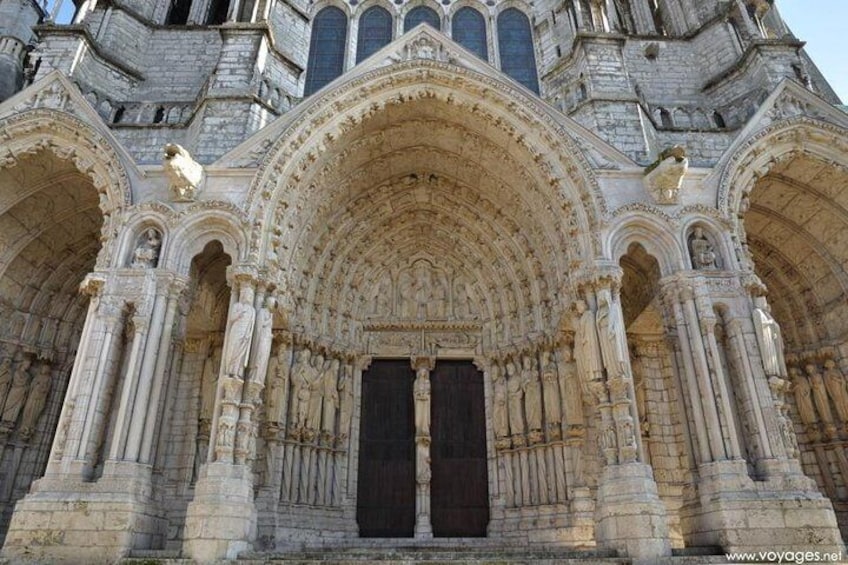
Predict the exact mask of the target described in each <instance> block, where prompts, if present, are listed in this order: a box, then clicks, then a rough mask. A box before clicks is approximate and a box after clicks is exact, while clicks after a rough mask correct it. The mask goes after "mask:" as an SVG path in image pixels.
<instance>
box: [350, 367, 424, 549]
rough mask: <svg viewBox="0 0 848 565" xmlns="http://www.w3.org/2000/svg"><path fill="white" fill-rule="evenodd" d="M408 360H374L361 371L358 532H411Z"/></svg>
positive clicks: (412, 433) (387, 534) (406, 534)
mask: <svg viewBox="0 0 848 565" xmlns="http://www.w3.org/2000/svg"><path fill="white" fill-rule="evenodd" d="M414 378H415V374H414V373H413V371H412V367H411V366H410V364H409V360H404V361H393V360H383V361H380V360H377V361H374V362H372V363H371V366H370V368H369V369H368V370H367V371H365V372H364V373H363V374H362V416H361V417H362V424H361V427H360V432H359V471H358V476H359V479H358V481H357V484H358V486H357V493H356V497H357V506H356V521H357V522H358V524H359V535H360V536H362V537H412V536H413V533H414V529H415V448H414V446H415V442H414V436H415V422H414V415H413V405H412V402H413V399H412V385H413V381H414Z"/></svg>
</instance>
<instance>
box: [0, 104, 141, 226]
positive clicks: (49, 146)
mask: <svg viewBox="0 0 848 565" xmlns="http://www.w3.org/2000/svg"><path fill="white" fill-rule="evenodd" d="M0 137H2V138H3V139H4V147H3V149H4V154H3V155H2V156H0V169H4V168H7V167H11V166H14V165H15V164H16V163H17V162H18V160H19V159H20V157H21V156H24V155H30V154H33V153H38V152H40V151H42V150H47V151H50V152H51V153H53V154H54V155H56V156H57V157H59V158H60V159H65V160H69V161H71V162H73V163H74V165H75V166H76V168H77V170H79V171H80V172H81V173H83V174H84V175H86V176H87V177H89V178H90V179H91V182H92V184H93V185H94V187H95V188H96V189H97V191H98V193H99V194H101V195H103V196H102V197H101V198H100V211H101V212H102V213H103V214H104V215H106V216H108V215H109V214H111V213H112V212H115V211H116V210H118V209H120V208H123V207H124V206H127V205H129V204H130V203H131V202H132V190H131V188H130V181H129V176H128V175H127V171H126V169H125V168H124V166H123V165H122V164H121V163H122V160H121V158H120V156H119V155H118V152H117V151H116V150H115V148H114V147H113V146H112V144H111V143H110V142H109V141H108V140H107V139H106V138H105V137H103V136H102V135H101V134H99V133H98V132H97V131H96V130H95V129H94V128H92V127H91V126H89V125H88V124H86V123H85V122H83V121H82V120H80V119H78V118H76V117H74V116H71V115H70V114H67V113H65V112H59V111H56V110H49V109H43V108H42V109H36V110H29V111H26V112H21V113H19V114H13V115H11V116H8V117H5V118H0Z"/></svg>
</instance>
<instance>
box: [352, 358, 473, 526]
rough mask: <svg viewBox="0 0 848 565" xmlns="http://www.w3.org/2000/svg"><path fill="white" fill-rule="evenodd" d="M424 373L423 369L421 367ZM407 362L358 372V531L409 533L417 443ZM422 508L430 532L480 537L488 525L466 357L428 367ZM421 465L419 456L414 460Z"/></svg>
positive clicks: (470, 370)
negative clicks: (426, 498) (429, 423)
mask: <svg viewBox="0 0 848 565" xmlns="http://www.w3.org/2000/svg"><path fill="white" fill-rule="evenodd" d="M425 375H426V373H425ZM414 379H415V373H414V372H413V371H412V369H411V366H410V362H409V361H397V360H382V361H380V360H377V361H374V362H373V363H372V364H371V367H370V368H369V369H368V370H367V371H365V372H364V373H363V375H362V424H361V432H360V444H359V473H358V476H359V480H358V489H357V522H358V524H359V533H360V536H361V537H413V533H414V531H415V520H416V518H415V511H416V483H415V481H416V471H415V469H416V461H415V458H416V449H415V424H414V421H413V382H414ZM430 381H431V384H432V395H431V397H430V398H431V404H430V414H431V419H432V427H431V438H432V443H431V445H430V461H429V465H430V468H431V473H430V476H431V477H432V478H431V482H430V489H429V491H428V492H429V495H422V494H421V492H420V490H419V493H418V494H417V496H418V497H419V498H420V497H422V496H429V498H430V500H429V504H425V505H422V504H420V503H421V502H422V501H421V500H419V501H418V502H419V505H418V506H419V507H424V506H426V507H429V508H430V515H431V521H432V531H433V535H434V536H436V537H484V536H485V535H486V528H487V526H488V523H489V495H488V474H487V467H486V417H485V401H484V394H483V374H482V373H481V372H480V371H478V370H477V369H476V367H474V365H473V364H472V363H471V362H470V361H439V362H438V363H437V364H436V366H435V368H434V370H432V371H431V374H430ZM417 463H418V468H420V464H421V461H419V462H417Z"/></svg>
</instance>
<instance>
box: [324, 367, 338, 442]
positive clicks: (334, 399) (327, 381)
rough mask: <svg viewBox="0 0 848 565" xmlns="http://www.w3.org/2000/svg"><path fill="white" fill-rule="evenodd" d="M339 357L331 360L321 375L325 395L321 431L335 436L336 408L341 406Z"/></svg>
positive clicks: (326, 434)
mask: <svg viewBox="0 0 848 565" xmlns="http://www.w3.org/2000/svg"><path fill="white" fill-rule="evenodd" d="M340 365H341V363H340V362H339V360H338V359H333V360H332V361H330V362H329V363H328V364H327V366H326V369H325V370H324V373H323V374H322V375H321V387H322V391H321V392H322V396H323V415H322V417H321V431H322V432H323V434H324V435H325V437H327V436H333V435H334V434H335V432H336V410H338V408H339V388H338V386H339V381H338V377H339V366H340Z"/></svg>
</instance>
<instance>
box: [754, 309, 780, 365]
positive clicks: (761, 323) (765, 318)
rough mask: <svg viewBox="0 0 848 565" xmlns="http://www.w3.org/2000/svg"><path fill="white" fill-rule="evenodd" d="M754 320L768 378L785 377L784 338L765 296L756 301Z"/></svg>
mask: <svg viewBox="0 0 848 565" xmlns="http://www.w3.org/2000/svg"><path fill="white" fill-rule="evenodd" d="M753 318H754V329H755V330H756V332H757V343H758V344H759V346H760V355H761V356H762V358H763V368H764V369H765V371H766V376H769V377H770V376H775V377H785V376H786V361H785V360H784V358H783V337H782V336H781V333H780V325H778V323H777V322H776V321H775V319H774V318H773V317H772V315H771V310H770V308H769V305H768V302H766V298H765V297H764V296H758V297H756V298H755V299H754V314H753Z"/></svg>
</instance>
